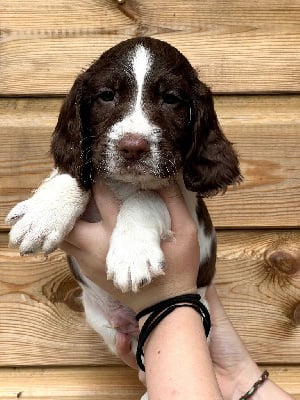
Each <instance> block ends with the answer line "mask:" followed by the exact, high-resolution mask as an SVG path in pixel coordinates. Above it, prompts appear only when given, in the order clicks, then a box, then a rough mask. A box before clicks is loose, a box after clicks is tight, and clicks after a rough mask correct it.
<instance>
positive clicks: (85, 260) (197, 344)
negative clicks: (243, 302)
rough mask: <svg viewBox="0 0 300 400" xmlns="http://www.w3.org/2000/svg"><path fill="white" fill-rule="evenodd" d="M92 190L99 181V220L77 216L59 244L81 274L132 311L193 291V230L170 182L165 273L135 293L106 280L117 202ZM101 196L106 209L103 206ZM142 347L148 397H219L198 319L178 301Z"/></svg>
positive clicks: (166, 197) (195, 270) (196, 252)
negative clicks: (169, 237) (170, 237)
mask: <svg viewBox="0 0 300 400" xmlns="http://www.w3.org/2000/svg"><path fill="white" fill-rule="evenodd" d="M98 190H99V187H96V188H94V191H95V192H94V197H95V200H96V202H97V206H98V207H99V209H101V210H102V211H101V214H102V217H103V220H102V221H101V222H100V223H98V224H93V226H90V225H91V224H87V223H86V222H84V221H80V222H79V223H78V225H77V226H75V228H74V230H73V232H72V233H71V234H70V235H69V236H68V238H67V239H66V241H65V242H64V243H63V244H62V246H61V247H62V248H63V249H64V250H65V251H67V252H68V253H69V254H71V255H73V256H75V257H76V258H77V259H78V261H79V263H80V265H81V267H82V271H83V272H84V274H85V275H86V276H87V277H88V278H89V279H91V280H93V281H94V282H95V283H96V284H98V285H100V286H101V287H102V288H104V289H105V290H107V291H109V292H110V293H111V294H112V295H114V296H115V297H116V298H118V299H119V300H120V301H122V302H123V303H125V304H127V305H128V306H130V307H131V308H133V309H134V310H135V311H140V310H141V309H143V308H145V307H146V306H149V305H152V304H154V303H156V302H158V301H161V300H164V299H168V298H170V297H173V296H175V295H178V294H184V293H195V292H196V290H197V288H196V277H197V273H198V265H199V247H198V235H197V229H196V226H195V224H194V222H193V220H192V218H191V217H190V215H189V213H188V211H187V209H186V207H185V204H184V201H183V199H182V197H181V193H180V191H179V189H178V188H177V187H176V186H172V187H171V188H168V189H165V190H164V191H163V193H162V196H163V197H164V200H165V202H166V203H167V207H168V209H169V212H170V215H171V219H172V230H173V232H174V239H173V240H171V241H167V242H164V243H163V244H162V248H163V251H164V253H165V257H166V270H165V275H163V276H160V277H158V278H156V279H154V280H153V281H152V283H151V284H150V285H148V286H146V287H144V288H143V289H141V290H140V291H139V292H138V293H136V294H133V293H129V294H124V293H121V292H120V291H119V290H118V289H116V288H115V287H114V286H113V285H112V284H111V282H108V281H107V280H106V272H105V255H106V252H107V249H108V245H109V237H110V234H111V231H112V229H113V225H114V222H115V216H113V214H116V213H117V211H118V204H117V201H115V199H113V198H111V194H109V192H108V191H107V188H101V190H100V191H99V192H98ZM100 192H101V193H100ZM106 197H107V203H108V204H107V206H108V208H109V211H108V210H106V205H105V201H106V200H105V198H106ZM173 214H175V215H173ZM107 237H108V240H107ZM99 248H100V249H99ZM178 277H180V279H178ZM143 322H144V320H142V321H141V324H143ZM122 339H124V337H123V338H121V341H122ZM125 343H126V341H125ZM144 352H145V366H146V381H147V389H148V394H149V399H150V400H152V399H157V398H170V397H172V398H174V399H178V400H179V399H186V398H187V395H188V398H189V399H190V400H193V399H197V400H198V399H199V398H205V399H206V400H210V399H213V400H218V399H222V397H221V394H220V391H219V388H218V385H217V382H216V378H215V374H214V372H213V367H212V363H211V359H210V356H209V352H208V347H207V341H206V337H205V335H204V331H203V325H202V320H201V318H200V317H199V315H198V314H197V313H196V312H195V311H194V310H191V309H189V308H186V307H184V308H182V309H179V310H175V311H174V312H173V313H171V314H170V315H169V316H167V317H166V318H165V319H164V320H163V321H162V322H161V323H160V324H159V325H158V326H157V327H156V328H155V330H154V331H153V332H152V333H151V335H150V337H149V339H148V340H147V342H146V344H145V347H144Z"/></svg>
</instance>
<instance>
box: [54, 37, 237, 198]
mask: <svg viewBox="0 0 300 400" xmlns="http://www.w3.org/2000/svg"><path fill="white" fill-rule="evenodd" d="M52 153H53V155H54V159H55V162H56V166H57V167H59V168H60V169H61V170H62V171H65V172H68V173H70V174H71V175H73V176H75V177H77V178H78V180H79V181H80V182H81V183H82V185H83V186H84V187H86V188H88V187H89V186H90V185H91V183H92V181H93V179H94V177H95V176H96V175H98V174H100V175H101V176H104V177H109V178H112V179H116V180H120V181H125V182H133V183H142V184H147V186H148V187H150V188H151V186H153V187H156V186H157V185H158V182H161V180H162V179H168V178H171V177H173V176H175V175H176V174H177V172H178V171H179V170H180V169H182V171H183V176H184V180H185V183H186V186H187V188H188V189H190V190H193V191H197V192H198V193H199V194H200V195H203V196H206V195H210V194H214V193H216V192H218V191H220V190H222V191H224V190H226V187H227V185H228V184H232V183H234V182H236V181H238V180H239V179H240V173H239V168H238V161H237V157H236V154H235V152H234V150H233V149H232V146H231V144H230V143H229V142H228V141H227V139H226V138H225V136H224V135H223V133H222V131H221V130H220V128H219V125H218V121H217V117H216V114H215V111H214V107H213V100H212V95H211V92H210V90H209V89H208V88H207V87H206V86H205V85H204V84H203V83H202V82H201V81H200V80H199V79H198V77H197V74H196V72H195V70H194V69H193V68H192V66H191V65H190V63H189V62H188V61H187V59H186V58H185V57H184V56H183V55H182V54H181V53H180V52H179V51H178V50H177V49H175V48H174V47H172V46H171V45H169V44H167V43H165V42H161V41H159V40H156V39H151V38H136V39H130V40H127V41H125V42H121V43H120V44H118V45H116V46H114V47H113V48H111V49H110V50H108V51H107V52H105V53H103V54H102V56H101V57H100V58H99V59H98V60H97V61H96V62H95V63H94V64H93V65H92V66H91V67H90V68H89V69H88V70H87V71H85V72H84V73H83V74H81V75H80V76H79V77H78V78H77V80H76V81H75V83H74V85H73V88H72V89H71V91H70V93H69V95H68V96H67V98H66V100H65V102H64V104H63V106H62V109H61V113H60V116H59V120H58V124H57V126H56V130H55V132H54V136H53V141H52Z"/></svg>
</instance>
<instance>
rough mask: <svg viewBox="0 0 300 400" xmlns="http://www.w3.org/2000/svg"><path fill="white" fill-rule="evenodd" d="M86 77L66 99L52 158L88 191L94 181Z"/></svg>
mask: <svg viewBox="0 0 300 400" xmlns="http://www.w3.org/2000/svg"><path fill="white" fill-rule="evenodd" d="M83 75H84V74H82V75H80V76H79V77H78V78H77V79H76V81H75V82H74V84H73V87H72V88H71V90H70V92H69V94H68V95H67V97H66V98H65V100H64V102H63V104H62V107H61V110H60V113H59V116H58V121H57V125H56V127H55V130H54V133H53V136H52V143H51V154H52V155H53V157H54V162H55V166H56V167H57V168H58V169H59V170H60V171H61V172H65V173H68V174H70V175H71V176H73V177H74V178H76V179H77V180H78V182H79V183H80V184H81V186H82V187H83V188H85V189H89V188H90V186H91V183H92V181H93V168H92V135H91V132H90V127H89V109H90V107H89V105H90V101H89V99H88V98H87V97H86V96H85V84H84V79H83Z"/></svg>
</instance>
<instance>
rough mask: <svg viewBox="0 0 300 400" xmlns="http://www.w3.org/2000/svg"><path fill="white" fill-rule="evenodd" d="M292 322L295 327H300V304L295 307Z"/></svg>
mask: <svg viewBox="0 0 300 400" xmlns="http://www.w3.org/2000/svg"><path fill="white" fill-rule="evenodd" d="M294 321H295V323H296V324H297V325H300V303H299V304H298V305H297V306H296V308H295V310H294Z"/></svg>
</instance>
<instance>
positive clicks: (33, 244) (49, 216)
mask: <svg viewBox="0 0 300 400" xmlns="http://www.w3.org/2000/svg"><path fill="white" fill-rule="evenodd" d="M88 199H89V194H88V193H87V192H84V191H83V190H82V189H81V188H80V187H79V185H78V183H77V181H76V180H75V179H74V178H72V177H71V176H70V175H67V174H61V175H60V174H57V172H56V171H55V172H54V173H53V174H52V175H51V176H50V177H49V179H47V180H45V181H44V182H43V184H42V185H41V186H40V187H39V189H38V190H37V191H36V192H35V193H34V194H33V196H32V197H31V198H30V199H28V200H25V201H22V202H21V203H19V204H17V205H16V206H15V207H14V208H13V209H12V210H11V211H10V213H9V214H8V216H7V217H6V222H7V223H8V224H10V225H13V226H12V228H11V231H10V234H9V245H10V246H12V247H18V248H19V250H20V253H21V254H22V255H23V254H30V253H37V252H43V253H46V254H47V253H51V252H52V251H54V250H55V249H56V248H57V247H58V245H59V243H60V242H61V241H62V239H63V238H64V236H65V235H66V234H68V233H69V232H70V230H71V229H72V227H73V226H74V224H75V222H76V219H77V218H78V217H79V216H80V215H81V214H82V212H83V211H84V209H85V207H86V204H87V202H88Z"/></svg>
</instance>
